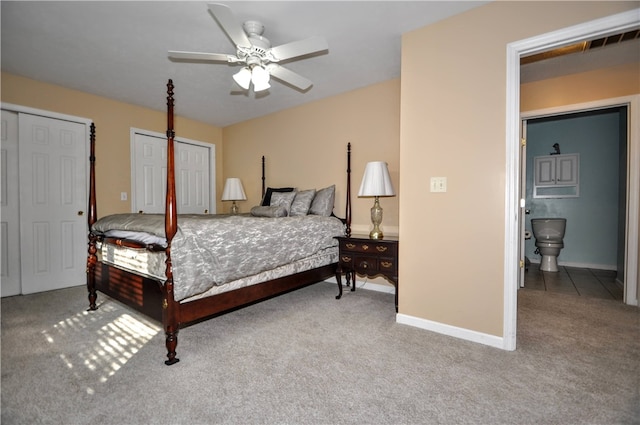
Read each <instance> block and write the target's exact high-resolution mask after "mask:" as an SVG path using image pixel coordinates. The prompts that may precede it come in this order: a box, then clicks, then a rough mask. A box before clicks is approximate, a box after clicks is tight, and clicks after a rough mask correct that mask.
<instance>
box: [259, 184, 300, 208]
mask: <svg viewBox="0 0 640 425" xmlns="http://www.w3.org/2000/svg"><path fill="white" fill-rule="evenodd" d="M294 190H295V188H293V187H268V188H267V191H266V192H265V193H264V198H262V202H260V205H262V206H269V205H271V195H272V194H273V193H274V192H293V191H294Z"/></svg>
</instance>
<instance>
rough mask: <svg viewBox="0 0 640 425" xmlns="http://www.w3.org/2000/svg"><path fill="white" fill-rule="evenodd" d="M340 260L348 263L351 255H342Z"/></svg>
mask: <svg viewBox="0 0 640 425" xmlns="http://www.w3.org/2000/svg"><path fill="white" fill-rule="evenodd" d="M342 261H344V262H345V263H350V262H351V257H347V256H346V255H343V256H342Z"/></svg>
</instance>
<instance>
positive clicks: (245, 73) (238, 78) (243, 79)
mask: <svg viewBox="0 0 640 425" xmlns="http://www.w3.org/2000/svg"><path fill="white" fill-rule="evenodd" d="M233 79H234V80H235V82H236V83H238V85H239V86H240V87H242V88H243V89H245V90H249V84H251V70H250V69H249V68H247V67H244V68H242V69H241V70H240V71H238V72H237V73H235V74H233Z"/></svg>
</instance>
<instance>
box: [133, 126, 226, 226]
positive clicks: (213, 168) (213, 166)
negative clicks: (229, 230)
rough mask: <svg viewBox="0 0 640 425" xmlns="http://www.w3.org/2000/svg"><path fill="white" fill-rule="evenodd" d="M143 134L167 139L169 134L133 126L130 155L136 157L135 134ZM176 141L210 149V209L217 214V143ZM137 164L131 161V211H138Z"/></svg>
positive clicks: (189, 140)
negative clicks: (135, 177)
mask: <svg viewBox="0 0 640 425" xmlns="http://www.w3.org/2000/svg"><path fill="white" fill-rule="evenodd" d="M136 134H142V135H144V136H149V137H157V138H159V139H164V140H166V139H167V135H166V134H163V133H158V132H155V131H150V130H144V129H141V128H135V127H131V130H130V132H129V149H130V153H129V156H130V157H131V158H134V149H135V145H134V144H135V135H136ZM174 141H175V142H177V143H187V144H191V145H196V146H201V147H203V148H206V149H208V150H209V191H210V192H211V196H209V211H210V214H217V205H218V202H217V200H218V198H217V190H216V145H214V144H213V143H206V142H201V141H198V140H192V139H185V138H184V137H175V138H174ZM135 167H136V164H135V163H134V161H131V201H130V203H131V212H132V213H137V212H138V211H136V210H135V206H136V202H135V201H136V190H135V180H134V176H135V171H136V168H135Z"/></svg>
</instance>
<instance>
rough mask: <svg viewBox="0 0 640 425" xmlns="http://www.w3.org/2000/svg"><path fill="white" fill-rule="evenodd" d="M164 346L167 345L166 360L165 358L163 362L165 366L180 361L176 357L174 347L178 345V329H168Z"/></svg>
mask: <svg viewBox="0 0 640 425" xmlns="http://www.w3.org/2000/svg"><path fill="white" fill-rule="evenodd" d="M165 333H166V335H167V339H166V342H165V344H166V346H167V360H165V362H164V364H166V365H167V366H171V365H172V364H176V363H178V362H179V361H180V359H178V358H176V347H177V346H178V331H177V330H176V331H169V330H167V331H166V332H165Z"/></svg>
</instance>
